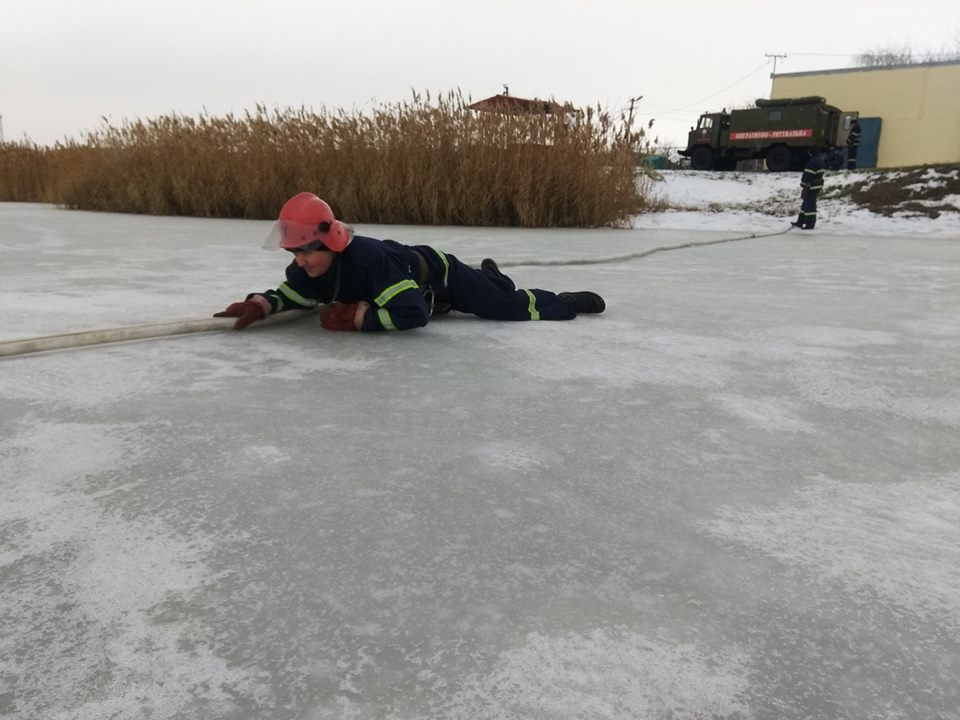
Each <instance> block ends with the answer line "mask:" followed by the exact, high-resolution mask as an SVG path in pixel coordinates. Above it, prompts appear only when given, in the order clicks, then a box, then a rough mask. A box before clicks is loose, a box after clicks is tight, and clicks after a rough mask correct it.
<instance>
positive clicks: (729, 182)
mask: <svg viewBox="0 0 960 720" xmlns="http://www.w3.org/2000/svg"><path fill="white" fill-rule="evenodd" d="M917 172H919V173H921V177H922V178H923V180H922V183H923V187H918V183H916V182H912V183H911V182H907V183H906V184H903V185H901V186H900V188H899V189H900V191H901V194H902V207H900V208H894V209H893V211H892V214H891V215H884V214H881V213H879V212H875V211H873V210H871V209H868V207H864V206H861V205H860V204H858V203H857V202H856V200H855V199H854V197H853V196H852V195H851V193H850V192H849V189H850V188H851V187H852V186H857V187H858V186H860V184H863V183H865V181H866V185H867V189H868V192H867V194H869V187H870V183H871V181H872V182H873V183H886V184H890V183H895V182H897V181H898V180H904V179H908V173H907V172H905V171H889V172H869V173H867V172H853V173H849V172H842V171H841V172H830V173H828V174H827V176H826V180H825V183H824V190H823V193H822V194H821V196H820V202H819V219H818V223H817V229H816V230H815V231H814V232H830V233H843V234H847V235H876V236H885V237H889V236H897V237H910V236H916V235H923V236H925V237H943V238H950V239H954V238H956V239H960V195H955V194H948V195H946V196H945V197H942V198H939V197H938V198H937V199H936V200H931V199H928V198H926V197H925V195H927V194H928V193H929V191H931V190H936V189H938V188H943V187H944V185H945V184H946V183H950V184H952V185H955V184H956V183H957V180H958V177H960V169H957V168H947V169H935V168H928V169H926V170H922V171H917ZM659 177H660V180H658V181H657V183H656V184H655V186H654V187H655V191H654V192H655V196H656V197H657V198H658V199H661V200H663V201H664V202H665V203H666V204H667V205H668V206H669V208H670V209H668V210H666V211H664V212H658V213H648V214H646V215H641V216H638V217H636V218H634V221H633V223H632V226H633V227H636V228H658V229H686V230H729V231H731V232H741V231H751V232H768V231H772V230H778V229H783V228H784V227H785V226H786V224H787V223H789V222H790V221H791V220H794V219H796V216H797V211H798V210H799V208H800V175H799V174H798V173H767V172H721V171H713V172H703V171H697V170H664V171H661V172H660V173H659ZM918 190H919V191H920V192H919V193H918V192H917V191H918ZM845 191H847V192H845ZM860 194H861V195H862V194H863V193H860ZM918 195H919V197H918ZM931 203H936V205H937V207H939V208H941V209H942V210H941V212H939V217H936V218H931V217H928V216H926V215H924V214H920V213H918V209H917V208H918V205H923V204H928V205H929V204H931ZM951 208H952V209H951Z"/></svg>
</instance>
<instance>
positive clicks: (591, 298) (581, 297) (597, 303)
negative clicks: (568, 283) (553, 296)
mask: <svg viewBox="0 0 960 720" xmlns="http://www.w3.org/2000/svg"><path fill="white" fill-rule="evenodd" d="M557 297H558V298H560V299H561V300H563V301H564V302H566V303H569V304H570V305H573V309H574V310H576V311H577V314H578V315H579V314H580V313H602V312H603V311H604V310H606V309H607V304H606V303H605V302H604V301H603V298H602V297H600V296H599V295H597V294H596V293H593V292H589V291H588V290H582V291H580V292H562V293H557Z"/></svg>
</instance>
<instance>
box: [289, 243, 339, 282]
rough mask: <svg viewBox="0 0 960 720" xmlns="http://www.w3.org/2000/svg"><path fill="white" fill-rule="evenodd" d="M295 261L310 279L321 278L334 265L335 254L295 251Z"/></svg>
mask: <svg viewBox="0 0 960 720" xmlns="http://www.w3.org/2000/svg"><path fill="white" fill-rule="evenodd" d="M293 261H294V262H295V263H296V264H297V265H299V266H300V267H301V268H303V270H304V271H305V272H306V273H307V275H309V276H310V277H313V278H315V277H320V276H321V275H323V274H324V273H325V272H326V271H327V270H329V269H330V266H331V265H333V252H332V251H330V250H295V251H293Z"/></svg>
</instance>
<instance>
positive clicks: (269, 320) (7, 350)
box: [0, 310, 310, 357]
mask: <svg viewBox="0 0 960 720" xmlns="http://www.w3.org/2000/svg"><path fill="white" fill-rule="evenodd" d="M309 314H310V311H309V310H289V311H287V312H283V313H277V314H276V315H270V316H268V317H266V318H264V319H263V320H261V321H260V322H259V323H257V325H258V326H263V325H272V324H276V323H281V322H289V321H290V320H295V319H297V318H302V317H304V316H305V315H309ZM236 321H237V320H236V318H229V317H227V318H204V319H202V320H179V321H176V322H165V323H150V324H147V325H128V326H125V327H116V328H104V329H102V330H86V331H83V332H74V333H63V334H61V335H44V336H41V337H33V338H25V339H23V340H7V341H3V342H0V357H12V356H14V355H27V354H29V353H38V352H47V351H50V350H65V349H67V348H77V347H84V346H87V345H106V344H108V343H116V342H126V341H129V340H145V339H148V338H158V337H168V336H171V335H186V334H190V333H202V332H216V331H219V330H231V329H232V328H233V324H234V323H235V322H236Z"/></svg>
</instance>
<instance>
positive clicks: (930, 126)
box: [770, 63, 960, 167]
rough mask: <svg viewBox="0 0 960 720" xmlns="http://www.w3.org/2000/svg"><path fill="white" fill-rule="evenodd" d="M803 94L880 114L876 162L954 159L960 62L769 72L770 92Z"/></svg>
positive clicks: (958, 156) (958, 159)
mask: <svg viewBox="0 0 960 720" xmlns="http://www.w3.org/2000/svg"><path fill="white" fill-rule="evenodd" d="M806 95H820V96H822V97H825V98H826V99H827V102H828V103H830V104H831V105H835V106H837V107H838V108H840V109H841V110H856V111H858V112H859V113H860V115H861V117H879V118H881V119H882V124H881V127H880V145H879V147H878V149H877V167H904V166H911V165H927V164H941V163H960V63H944V64H933V65H913V66H908V67H895V68H877V69H874V68H871V69H857V70H850V71H838V70H830V71H826V72H811V73H795V74H787V75H775V76H774V78H773V87H772V89H771V93H770V97H771V98H788V97H803V96H806Z"/></svg>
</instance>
